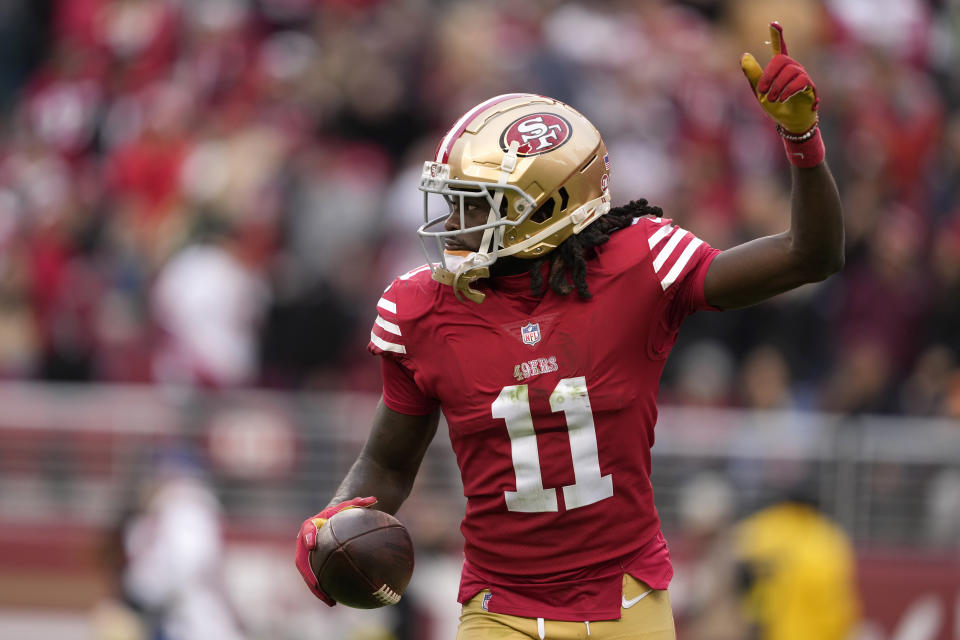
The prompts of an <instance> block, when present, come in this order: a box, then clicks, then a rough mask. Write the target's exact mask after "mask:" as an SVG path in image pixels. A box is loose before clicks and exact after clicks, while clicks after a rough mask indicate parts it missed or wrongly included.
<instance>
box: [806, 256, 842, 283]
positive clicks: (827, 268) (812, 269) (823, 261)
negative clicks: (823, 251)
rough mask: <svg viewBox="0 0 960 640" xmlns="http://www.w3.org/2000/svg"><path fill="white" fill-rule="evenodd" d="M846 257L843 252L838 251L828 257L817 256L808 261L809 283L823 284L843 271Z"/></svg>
mask: <svg viewBox="0 0 960 640" xmlns="http://www.w3.org/2000/svg"><path fill="white" fill-rule="evenodd" d="M845 262H846V256H845V255H844V252H843V251H837V252H835V253H834V254H831V255H828V256H817V257H816V258H814V259H811V260H807V264H806V271H807V280H808V282H822V281H824V280H826V279H827V278H829V277H830V276H832V275H833V274H835V273H837V272H838V271H840V270H841V269H843V265H844V263H845Z"/></svg>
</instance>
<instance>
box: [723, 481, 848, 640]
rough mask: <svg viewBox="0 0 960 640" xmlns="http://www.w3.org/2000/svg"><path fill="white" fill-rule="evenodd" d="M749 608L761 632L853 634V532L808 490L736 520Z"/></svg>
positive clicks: (805, 636)
mask: <svg viewBox="0 0 960 640" xmlns="http://www.w3.org/2000/svg"><path fill="white" fill-rule="evenodd" d="M734 545H735V550H736V554H737V556H738V559H739V562H740V563H741V577H742V586H743V588H744V600H743V611H744V615H745V616H746V619H747V621H748V623H749V624H750V626H751V627H752V631H753V634H754V635H751V636H750V637H754V638H757V640H811V639H812V638H816V639H817V640H846V639H848V638H851V637H852V634H853V632H854V630H855V627H856V624H857V620H858V617H859V596H858V593H857V588H856V583H855V558H854V553H853V546H852V543H851V541H850V539H849V537H848V536H847V534H846V533H845V532H844V531H843V530H842V529H841V528H840V527H839V526H837V525H836V524H835V523H834V522H832V521H831V520H830V519H829V518H827V517H826V516H825V515H824V514H823V513H822V512H821V511H820V510H819V509H818V508H817V506H816V505H815V504H814V502H813V501H812V500H809V499H808V498H807V497H805V496H803V495H801V494H800V493H799V492H797V493H796V495H793V496H790V497H788V498H787V499H785V500H783V501H781V502H778V503H776V504H773V505H771V506H768V507H766V508H763V509H761V510H759V511H757V512H756V513H754V514H752V515H750V516H749V517H747V518H746V519H745V520H743V521H742V522H741V523H739V524H738V525H737V527H736V531H735V541H734Z"/></svg>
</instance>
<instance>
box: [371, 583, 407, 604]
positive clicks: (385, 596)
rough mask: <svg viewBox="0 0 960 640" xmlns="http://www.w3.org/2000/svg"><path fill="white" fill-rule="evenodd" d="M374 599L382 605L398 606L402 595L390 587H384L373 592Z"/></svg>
mask: <svg viewBox="0 0 960 640" xmlns="http://www.w3.org/2000/svg"><path fill="white" fill-rule="evenodd" d="M373 597H374V598H375V599H376V601H377V602H380V603H382V604H397V603H398V602H400V594H399V593H397V592H396V591H394V590H393V589H391V588H390V587H389V586H388V585H383V586H382V587H380V588H379V589H377V590H376V591H374V592H373Z"/></svg>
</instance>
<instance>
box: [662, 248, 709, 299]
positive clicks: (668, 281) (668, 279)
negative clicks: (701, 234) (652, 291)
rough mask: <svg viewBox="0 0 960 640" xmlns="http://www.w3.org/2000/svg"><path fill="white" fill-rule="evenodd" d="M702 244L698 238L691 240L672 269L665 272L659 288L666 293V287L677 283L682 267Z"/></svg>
mask: <svg viewBox="0 0 960 640" xmlns="http://www.w3.org/2000/svg"><path fill="white" fill-rule="evenodd" d="M701 244H703V240H701V239H700V238H696V237H694V238H693V240H691V241H690V243H689V244H688V245H687V246H686V247H685V248H684V249H683V253H681V254H680V257H679V258H677V261H676V262H675V263H674V265H673V268H672V269H670V271H668V272H667V275H665V276H664V277H663V280H661V281H660V286H661V287H663V290H664V291H666V290H667V287H669V286H670V285H672V284H673V283H674V282H676V281H677V278H678V277H680V274H681V273H683V269H684V267H686V266H687V263H688V262H690V258H691V257H692V256H693V252H694V251H696V250H697V247H699V246H700V245H701Z"/></svg>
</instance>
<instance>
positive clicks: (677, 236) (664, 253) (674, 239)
mask: <svg viewBox="0 0 960 640" xmlns="http://www.w3.org/2000/svg"><path fill="white" fill-rule="evenodd" d="M685 235H687V232H686V231H684V230H683V229H681V228H680V227H677V228H676V231H674V232H673V235H672V236H670V240H669V241H668V242H667V244H666V246H664V247H663V249H661V250H660V253H659V254H657V258H656V259H655V260H654V261H653V270H654V271H656V272H657V273H660V267H662V266H663V263H664V262H666V261H667V258H669V257H670V254H672V253H673V250H674V249H676V248H677V245H678V244H680V241H681V240H683V237H684V236H685Z"/></svg>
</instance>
